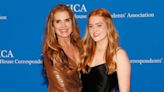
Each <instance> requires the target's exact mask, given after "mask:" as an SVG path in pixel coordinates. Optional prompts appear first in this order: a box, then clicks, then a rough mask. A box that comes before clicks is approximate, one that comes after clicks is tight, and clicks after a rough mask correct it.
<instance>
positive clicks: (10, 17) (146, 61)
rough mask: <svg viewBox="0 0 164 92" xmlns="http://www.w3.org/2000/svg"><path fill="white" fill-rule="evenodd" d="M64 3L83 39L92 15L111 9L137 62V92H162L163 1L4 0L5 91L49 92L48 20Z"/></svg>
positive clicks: (0, 36)
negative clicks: (46, 63) (46, 76)
mask: <svg viewBox="0 0 164 92" xmlns="http://www.w3.org/2000/svg"><path fill="white" fill-rule="evenodd" d="M59 3H61V4H66V5H68V6H69V7H70V8H71V9H72V10H73V12H74V14H75V17H76V19H77V21H78V25H79V27H80V33H81V36H82V37H83V36H84V33H85V29H86V23H87V15H88V14H89V13H90V11H92V10H93V9H96V8H106V9H108V10H109V11H110V12H111V14H112V17H113V20H114V23H115V26H116V29H117V31H118V33H119V35H120V45H121V46H122V47H123V48H124V49H125V50H126V51H127V53H128V55H129V58H130V61H131V66H132V75H131V92H162V90H163V85H164V73H163V71H164V64H163V63H164V60H163V59H164V36H163V35H164V24H163V22H164V11H163V8H164V7H163V1H162V0H149V1H148V0H0V92H47V85H46V84H44V83H45V81H44V78H43V76H42V51H41V47H42V42H43V37H44V31H45V23H46V18H47V15H48V13H49V12H50V10H51V9H52V8H53V7H54V6H55V5H57V4H59Z"/></svg>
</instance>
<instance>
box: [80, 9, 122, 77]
mask: <svg viewBox="0 0 164 92" xmlns="http://www.w3.org/2000/svg"><path fill="white" fill-rule="evenodd" d="M91 16H100V17H103V18H104V20H105V23H106V25H107V39H108V45H107V48H106V53H105V61H106V64H107V68H108V73H109V74H111V73H113V72H114V71H116V62H115V61H114V59H113V57H114V55H115V53H116V49H117V48H118V47H119V44H118V39H119V37H118V34H117V31H116V29H115V27H114V23H113V20H112V17H111V15H110V13H109V12H108V11H107V10H105V9H104V8H99V9H96V10H93V11H92V12H91V13H90V14H89V15H88V23H89V19H90V17H91ZM83 46H84V54H83V59H82V61H83V64H82V71H83V72H84V73H87V72H88V71H89V70H90V68H87V65H89V64H91V62H92V61H93V57H94V55H95V49H96V42H95V41H94V40H93V39H92V38H91V36H90V34H89V32H88V27H87V30H86V33H85V37H84V40H83Z"/></svg>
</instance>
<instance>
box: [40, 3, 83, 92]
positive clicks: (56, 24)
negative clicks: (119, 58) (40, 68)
mask: <svg viewBox="0 0 164 92" xmlns="http://www.w3.org/2000/svg"><path fill="white" fill-rule="evenodd" d="M82 50H83V49H82V44H81V38H80V34H79V29H78V26H77V23H76V20H75V17H74V14H73V13H72V11H71V9H70V8H68V7H67V6H66V5H62V4H59V5H57V6H55V7H54V8H53V9H52V10H51V12H50V13H49V15H48V19H47V24H46V31H45V38H44V42H43V63H44V71H45V74H46V77H47V79H48V92H81V86H82V84H81V79H80V76H79V73H80V72H79V64H80V60H81V58H80V54H81V53H82Z"/></svg>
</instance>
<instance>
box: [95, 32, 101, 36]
mask: <svg viewBox="0 0 164 92" xmlns="http://www.w3.org/2000/svg"><path fill="white" fill-rule="evenodd" d="M100 34H101V33H100V32H94V33H93V36H94V37H98V36H99V35H100Z"/></svg>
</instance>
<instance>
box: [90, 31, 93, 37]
mask: <svg viewBox="0 0 164 92" xmlns="http://www.w3.org/2000/svg"><path fill="white" fill-rule="evenodd" d="M89 35H90V36H91V37H92V38H93V31H92V30H89Z"/></svg>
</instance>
